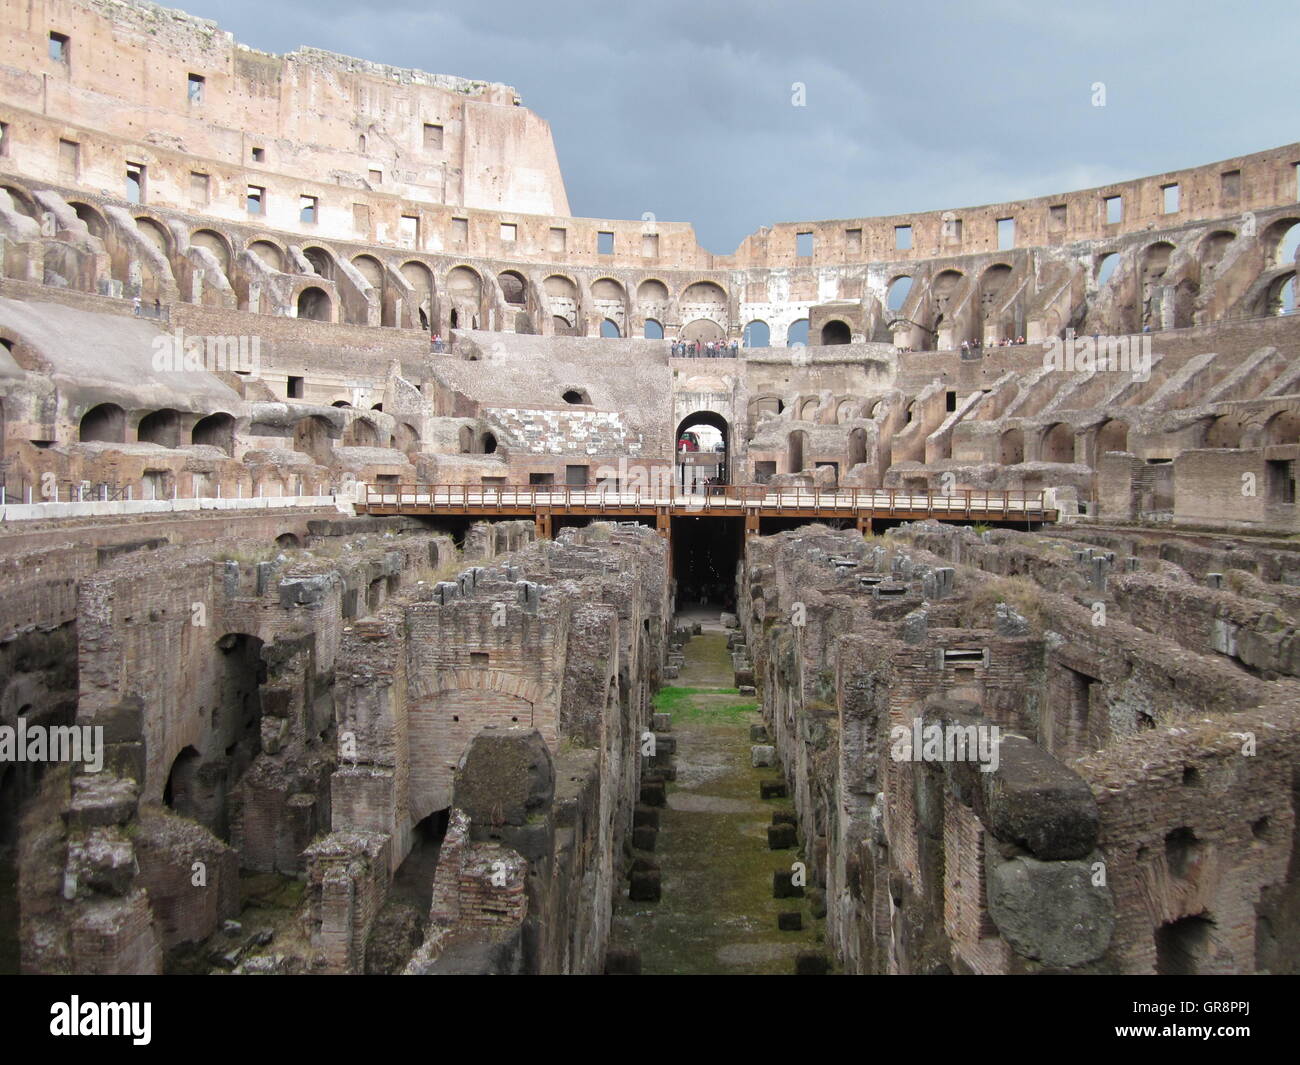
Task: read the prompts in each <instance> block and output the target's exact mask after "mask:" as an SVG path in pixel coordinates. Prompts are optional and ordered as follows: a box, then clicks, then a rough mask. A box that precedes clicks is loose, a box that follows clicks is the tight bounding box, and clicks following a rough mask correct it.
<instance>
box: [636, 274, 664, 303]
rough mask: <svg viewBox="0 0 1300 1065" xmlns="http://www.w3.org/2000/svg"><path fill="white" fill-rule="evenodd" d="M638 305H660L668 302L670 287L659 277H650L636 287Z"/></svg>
mask: <svg viewBox="0 0 1300 1065" xmlns="http://www.w3.org/2000/svg"><path fill="white" fill-rule="evenodd" d="M636 301H637V303H648V304H651V305H655V306H657V305H659V304H664V303H667V302H668V286H667V285H665V284H664V283H663V282H662V281H660V280H659V279H658V278H657V277H648V278H646V279H645V280H644V281H642V282H641V284H639V285H637V287H636Z"/></svg>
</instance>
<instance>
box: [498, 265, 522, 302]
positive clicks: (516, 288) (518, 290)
mask: <svg viewBox="0 0 1300 1065" xmlns="http://www.w3.org/2000/svg"><path fill="white" fill-rule="evenodd" d="M497 284H499V285H500V286H501V297H502V298H503V299H504V300H505V301H506V303H509V304H511V305H513V306H516V307H526V306H527V305H528V284H527V282H525V281H524V278H523V275H522V274H520V273H518V272H517V271H515V270H503V271H502V272H501V273H499V274H497Z"/></svg>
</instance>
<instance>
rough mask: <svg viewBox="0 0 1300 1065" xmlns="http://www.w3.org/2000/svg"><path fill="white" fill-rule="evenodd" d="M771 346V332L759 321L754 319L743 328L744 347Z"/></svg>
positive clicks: (766, 325) (764, 323) (765, 324)
mask: <svg viewBox="0 0 1300 1065" xmlns="http://www.w3.org/2000/svg"><path fill="white" fill-rule="evenodd" d="M771 344H772V330H771V329H770V328H768V324H767V323H766V322H764V321H762V320H761V319H757V318H756V319H755V320H754V321H752V322H750V323H749V325H747V326H745V347H747V348H766V347H770V346H771Z"/></svg>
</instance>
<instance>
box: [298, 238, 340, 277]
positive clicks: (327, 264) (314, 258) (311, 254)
mask: <svg viewBox="0 0 1300 1065" xmlns="http://www.w3.org/2000/svg"><path fill="white" fill-rule="evenodd" d="M302 257H303V258H304V259H306V260H307V262H309V263H310V264H311V268H312V269H313V270H315V271H316V276H317V277H320V278H324V279H325V280H326V281H333V280H334V272H335V268H336V263H335V261H334V255H333V253H331V252H329V251H327V250H326V249H325V248H322V247H319V246H318V245H312V246H311V247H310V248H303V250H302Z"/></svg>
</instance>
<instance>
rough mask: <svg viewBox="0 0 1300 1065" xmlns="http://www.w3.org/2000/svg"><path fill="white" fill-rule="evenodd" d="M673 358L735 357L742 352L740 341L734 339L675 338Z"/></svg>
mask: <svg viewBox="0 0 1300 1065" xmlns="http://www.w3.org/2000/svg"><path fill="white" fill-rule="evenodd" d="M672 345H673V358H675V359H734V358H736V357H737V356H738V355H739V354H740V341H739V340H733V341H732V342H731V343H730V344H728V343H727V342H726V341H725V340H706V341H704V343H702V344H701V343H700V342H699V341H698V340H674V341H673V342H672Z"/></svg>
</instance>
